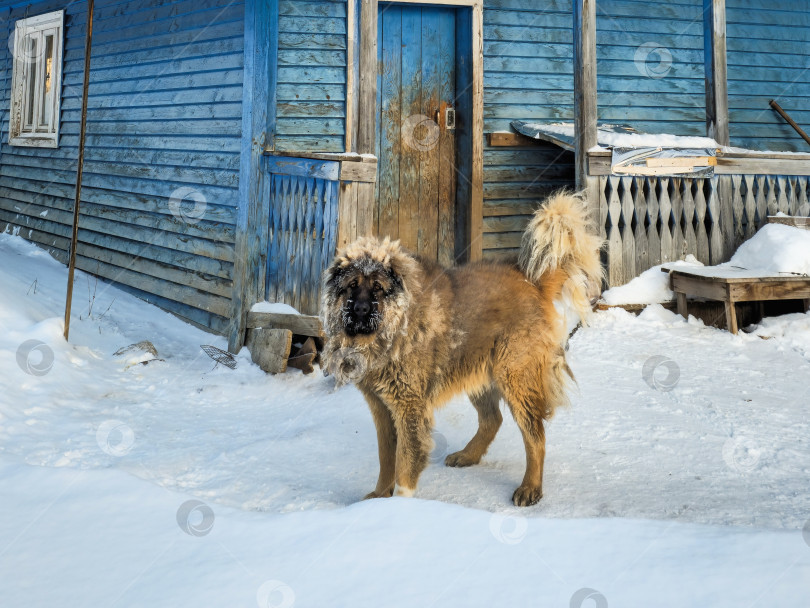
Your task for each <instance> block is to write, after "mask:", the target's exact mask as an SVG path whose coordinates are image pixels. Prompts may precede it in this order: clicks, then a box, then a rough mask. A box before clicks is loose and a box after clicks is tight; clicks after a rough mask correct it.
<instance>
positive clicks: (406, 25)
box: [388, 5, 430, 251]
mask: <svg viewBox="0 0 810 608" xmlns="http://www.w3.org/2000/svg"><path fill="white" fill-rule="evenodd" d="M397 8H399V7H397ZM388 10H391V8H389V9H388ZM401 10H402V42H401V51H402V52H401V61H402V83H401V89H400V98H401V100H402V101H401V104H402V106H401V113H400V125H401V140H400V148H399V149H400V154H399V156H400V161H399V239H400V241H401V242H402V245H403V246H404V247H407V248H408V249H411V250H412V251H416V250H417V248H418V246H419V192H420V189H421V185H422V184H421V180H420V176H419V168H420V167H419V160H420V156H421V147H422V146H421V145H420V143H419V142H420V141H421V140H422V137H424V136H423V135H421V129H423V128H424V125H423V120H424V119H422V118H421V115H422V9H421V8H420V7H418V6H407V5H403V6H402V8H401ZM428 120H430V119H429V117H428ZM417 129H419V130H420V132H417Z"/></svg>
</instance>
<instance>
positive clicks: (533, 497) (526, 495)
mask: <svg viewBox="0 0 810 608" xmlns="http://www.w3.org/2000/svg"><path fill="white" fill-rule="evenodd" d="M541 498H543V490H542V489H541V488H537V487H532V486H520V487H519V488H518V489H517V490H515V493H514V494H512V502H513V503H514V504H515V506H516V507H531V506H532V505H536V504H537V503H538V502H540V499H541Z"/></svg>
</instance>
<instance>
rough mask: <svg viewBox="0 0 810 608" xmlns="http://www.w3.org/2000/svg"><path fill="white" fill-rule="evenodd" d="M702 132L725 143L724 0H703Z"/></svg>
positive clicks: (726, 133) (726, 103)
mask: <svg viewBox="0 0 810 608" xmlns="http://www.w3.org/2000/svg"><path fill="white" fill-rule="evenodd" d="M703 30H704V33H703V38H704V69H705V72H706V134H707V135H708V136H709V137H711V138H712V139H714V140H715V141H716V142H717V143H719V144H720V145H721V146H728V145H729V127H728V84H727V66H726V0H703Z"/></svg>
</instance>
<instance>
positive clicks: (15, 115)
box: [8, 10, 65, 148]
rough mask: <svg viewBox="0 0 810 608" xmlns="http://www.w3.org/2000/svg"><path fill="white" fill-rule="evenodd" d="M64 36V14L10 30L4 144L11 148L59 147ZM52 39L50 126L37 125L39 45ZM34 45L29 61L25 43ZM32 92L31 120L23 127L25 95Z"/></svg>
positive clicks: (47, 15) (40, 109)
mask: <svg viewBox="0 0 810 608" xmlns="http://www.w3.org/2000/svg"><path fill="white" fill-rule="evenodd" d="M64 32H65V11H64V10H59V11H53V12H50V13H45V14H43V15H37V16H35V17H28V18H27V19H20V20H18V21H17V23H16V25H15V29H14V67H13V74H12V84H11V115H10V119H9V131H8V143H9V144H10V145H12V146H29V147H37V148H56V147H58V145H59V123H60V109H61V101H62V50H63V49H62V47H63V41H64ZM47 35H53V55H52V61H51V75H50V78H51V91H52V95H51V101H50V104H51V107H50V111H51V124H44V125H41V124H39V120H40V117H41V116H42V112H43V109H44V108H43V103H45V97H44V93H43V92H42V85H43V83H44V79H43V78H42V77H41V76H40V75H41V74H43V72H42V69H43V67H44V66H43V59H44V56H45V52H44V49H43V48H42V47H43V45H42V41H43V40H44V39H45V36H47ZM31 39H34V40H36V41H37V51H36V54H35V56H34V57H33V61H31V59H32V58H31V57H29V56H28V55H29V53H28V52H27V49H28V48H29V47H28V41H29V40H31ZM32 67H33V70H32V69H31V68H32ZM32 79H33V86H34V87H35V88H34V104H35V105H34V109H33V112H32V115H33V120H32V122H31V123H30V124H26V121H27V118H28V111H29V110H30V108H29V107H27V104H28V96H27V95H26V92H27V91H29V89H30V87H31V85H32Z"/></svg>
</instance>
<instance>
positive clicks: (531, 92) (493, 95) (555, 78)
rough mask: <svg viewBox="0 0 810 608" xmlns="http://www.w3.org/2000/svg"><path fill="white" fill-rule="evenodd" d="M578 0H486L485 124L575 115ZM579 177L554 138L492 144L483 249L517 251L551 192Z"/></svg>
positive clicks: (493, 253) (498, 255) (494, 255)
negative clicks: (520, 143) (574, 50)
mask: <svg viewBox="0 0 810 608" xmlns="http://www.w3.org/2000/svg"><path fill="white" fill-rule="evenodd" d="M571 11H572V5H571V2H570V0H568V1H565V0H544V1H543V2H536V1H533V0H485V2H484V132H485V133H489V132H492V131H511V127H510V122H511V121H513V120H529V121H532V120H534V121H537V122H555V121H561V120H569V121H570V120H573V107H574V78H573V64H572V61H571V48H572V47H571V45H572V42H573V38H572V31H571V27H572V23H573V21H572V19H573V18H572V12H571ZM573 185H574V158H573V154H571V153H570V152H564V151H562V150H561V149H560V148H558V147H556V146H553V145H551V144H546V143H540V142H538V145H537V146H536V147H535V146H531V147H520V148H501V147H494V148H493V147H489V146H488V145H485V146H484V208H483V216H484V217H483V224H484V228H483V231H484V235H483V240H484V243H483V249H484V251H483V255H484V259H485V260H493V261H503V260H507V259H510V258H511V257H514V255H516V253H517V246H518V244H519V243H520V236H521V233H522V231H523V229H524V228H525V226H526V223H527V222H528V221H529V218H530V216H531V214H532V213H533V212H534V210H535V209H536V208H537V205H538V204H539V202H540V201H541V200H542V199H543V197H544V196H545V195H546V194H548V193H549V192H552V191H554V190H556V189H559V188H561V187H565V186H568V187H573Z"/></svg>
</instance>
